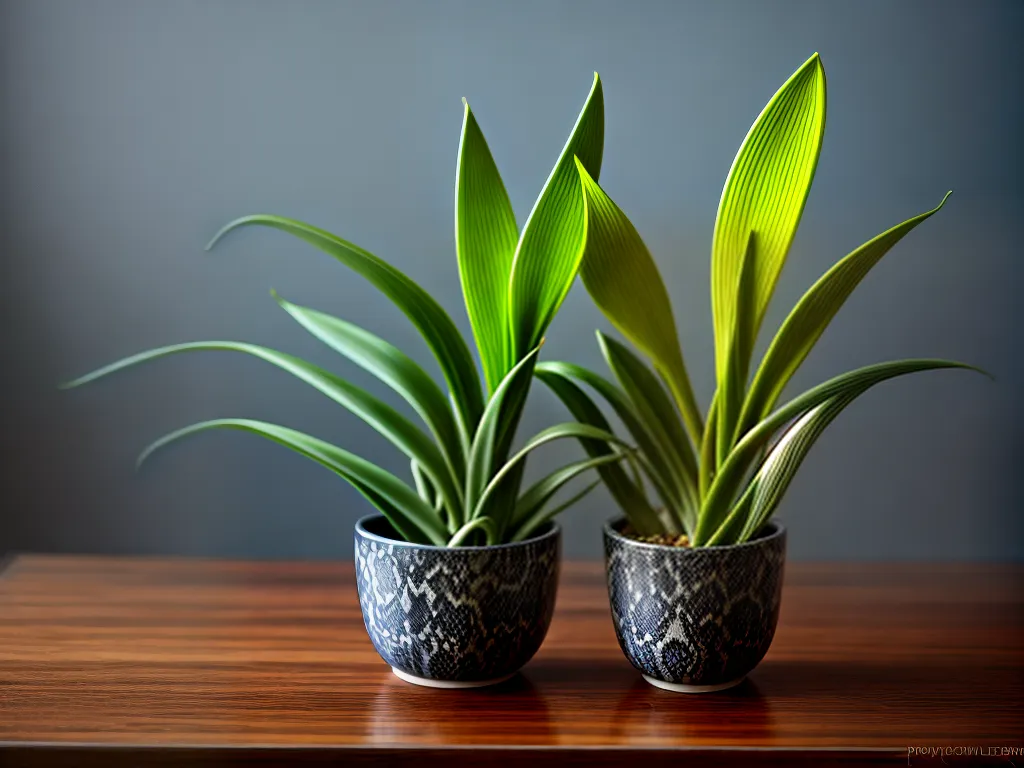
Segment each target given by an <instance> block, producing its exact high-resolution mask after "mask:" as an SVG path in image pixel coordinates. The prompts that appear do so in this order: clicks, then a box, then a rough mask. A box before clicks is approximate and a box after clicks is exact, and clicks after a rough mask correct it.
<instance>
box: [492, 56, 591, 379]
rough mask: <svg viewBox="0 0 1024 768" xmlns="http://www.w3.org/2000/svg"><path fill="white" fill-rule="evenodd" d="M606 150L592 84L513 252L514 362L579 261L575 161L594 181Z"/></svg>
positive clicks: (538, 333) (532, 342)
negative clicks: (577, 159) (585, 169)
mask: <svg viewBox="0 0 1024 768" xmlns="http://www.w3.org/2000/svg"><path fill="white" fill-rule="evenodd" d="M603 151H604V93H603V91H602V89H601V79H600V78H599V77H598V76H597V73H596V72H595V73H594V85H593V87H592V88H591V90H590V95H589V96H588V97H587V101H586V103H585V104H584V105H583V110H582V111H581V112H580V115H579V117H578V118H577V120H576V125H575V126H574V127H573V130H572V133H571V134H570V136H569V140H568V141H567V142H566V144H565V148H564V149H563V150H562V154H561V155H560V156H559V158H558V162H557V163H556V164H555V167H554V169H553V170H552V171H551V175H550V176H548V180H547V182H546V183H545V184H544V189H543V190H541V193H540V196H539V197H538V198H537V202H536V203H534V206H533V210H532V211H531V212H530V216H529V218H528V219H527V220H526V224H525V225H524V226H523V232H522V234H521V235H520V238H519V245H518V246H517V247H516V253H515V257H514V259H513V262H512V277H511V285H510V286H509V306H510V323H511V331H512V348H511V351H512V359H513V360H516V359H519V358H520V357H522V356H523V355H524V354H525V353H526V352H527V351H528V350H531V349H533V348H534V347H536V346H537V345H538V344H539V343H540V341H541V339H542V338H543V337H544V331H545V330H546V329H547V327H548V325H549V324H550V323H551V321H552V320H553V319H554V317H555V313H557V312H558V308H559V307H560V306H561V305H562V301H563V300H564V299H565V297H566V295H567V294H568V293H569V288H571V287H572V283H573V280H575V279H576V272H577V271H578V270H579V266H580V260H581V259H582V257H583V246H584V243H585V240H586V224H585V221H584V213H583V192H582V190H581V189H580V184H579V180H578V178H577V174H576V167H575V160H574V158H575V157H578V158H579V160H580V161H581V162H582V163H583V164H584V166H585V167H586V168H587V170H588V171H590V173H591V174H592V175H593V176H594V178H597V177H598V176H599V174H600V172H601V157H602V153H603Z"/></svg>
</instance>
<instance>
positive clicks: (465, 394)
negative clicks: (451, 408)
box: [206, 214, 483, 425]
mask: <svg viewBox="0 0 1024 768" xmlns="http://www.w3.org/2000/svg"><path fill="white" fill-rule="evenodd" d="M254 225H255V226H263V227H271V228H273V229H279V230H281V231H282V232H287V233H288V234H290V235H294V236H295V237H297V238H299V239H300V240H304V241H305V242H307V243H309V244H310V245H313V246H315V247H316V248H319V249H320V250H321V251H323V252H324V253H326V254H328V255H329V256H332V257H334V258H335V259H337V260H338V261H339V262H341V263H342V264H344V265H345V266H346V267H349V268H350V269H352V270H354V271H355V272H357V273H359V274H360V275H362V276H363V277H364V278H366V279H367V280H369V281H370V282H371V283H372V284H373V285H374V286H375V287H376V288H377V289H378V290H380V291H381V292H382V293H383V294H384V295H385V296H387V297H388V298H389V299H391V301H392V302H394V304H395V305H396V306H397V307H398V308H399V309H400V310H401V311H402V312H403V313H405V315H406V317H408V318H409V320H411V321H412V323H413V325H415V326H416V328H417V329H418V330H419V332H420V333H421V334H422V335H423V338H424V340H425V341H426V342H427V346H429V347H430V349H431V351H432V352H433V353H434V356H435V357H436V358H437V362H438V365H439V366H440V367H441V373H442V374H443V375H444V378H445V381H446V382H447V383H448V387H449V388H450V389H451V391H452V393H453V394H454V396H455V402H456V405H457V406H458V408H459V410H460V411H461V414H460V415H461V417H462V419H463V421H464V422H465V423H466V424H469V425H474V424H476V423H477V420H478V419H479V418H480V414H481V412H482V411H483V393H482V392H481V389H480V380H479V379H478V378H477V372H476V367H475V365H474V364H473V357H472V355H471V354H470V352H469V348H468V347H467V346H466V342H465V341H464V340H463V338H462V335H461V334H460V333H459V330H458V328H456V327H455V323H453V322H452V319H451V318H450V317H449V316H448V313H447V312H445V311H444V309H443V308H442V307H441V305H440V304H438V303H437V302H436V301H434V299H433V298H431V296H430V294H428V293H427V292H426V291H424V290H423V289H422V288H421V287H420V286H419V285H417V284H416V283H415V282H413V281H412V280H411V279H410V278H409V277H407V276H406V275H405V274H404V273H402V272H400V271H399V270H397V269H395V268H394V267H392V266H391V265H390V264H388V263H387V262H386V261H383V260H382V259H379V258H377V257H376V256H374V255H373V254H372V253H370V252H368V251H365V250H363V249H362V248H360V247H359V246H357V245H353V244H352V243H350V242H347V241H345V240H342V239H341V238H340V237H338V236H337V235H333V234H331V233H330V232H327V231H325V230H322V229H318V228H317V227H314V226H311V225H309V224H305V223H303V222H301V221H296V220H295V219H287V218H284V217H282V216H272V215H269V214H257V215H254V216H244V217H242V218H240V219H236V220H235V221H232V222H231V223H229V224H227V225H226V226H225V227H224V228H223V229H221V231H220V232H218V233H217V234H216V235H215V236H214V238H213V240H211V241H210V244H209V245H207V246H206V249H207V250H210V249H211V248H213V246H214V245H216V244H217V242H218V241H219V240H220V239H221V238H222V237H224V236H225V235H226V234H227V233H228V232H232V231H234V230H236V229H238V228H240V227H246V226H254Z"/></svg>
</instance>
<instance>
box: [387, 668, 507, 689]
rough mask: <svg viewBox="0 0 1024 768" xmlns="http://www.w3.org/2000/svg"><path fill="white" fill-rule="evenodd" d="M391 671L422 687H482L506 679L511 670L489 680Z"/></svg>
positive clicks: (392, 669) (396, 675)
mask: <svg viewBox="0 0 1024 768" xmlns="http://www.w3.org/2000/svg"><path fill="white" fill-rule="evenodd" d="M391 671H392V672H394V673H395V677H397V678H398V679H399V680H404V681H405V682H407V683H412V684H413V685H422V686H423V687H424V688H484V687H485V686H488V685H497V684H498V683H503V682H505V681H506V680H508V679H509V678H510V677H512V675H514V674H515V672H513V673H512V674H509V675H504V676H503V677H495V678H493V679H491V680H432V679H431V678H429V677H417V676H416V675H410V674H409V673H408V672H403V671H402V670H400V669H395V668H394V667H392V668H391Z"/></svg>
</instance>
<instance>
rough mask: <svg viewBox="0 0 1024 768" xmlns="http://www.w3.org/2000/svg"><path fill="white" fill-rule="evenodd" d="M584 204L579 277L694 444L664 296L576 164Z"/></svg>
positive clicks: (625, 225) (623, 225) (692, 406)
mask: <svg viewBox="0 0 1024 768" xmlns="http://www.w3.org/2000/svg"><path fill="white" fill-rule="evenodd" d="M577 170H578V172H579V177H580V182H581V184H582V185H583V198H584V202H585V205H586V208H585V212H586V225H587V242H586V249H585V251H584V256H583V264H582V265H581V266H580V277H582V278H583V284H584V285H585V286H586V288H587V292H588V293H589V294H590V296H591V298H593V300H594V303H595V304H597V306H598V308H599V309H600V310H601V312H603V313H604V315H605V317H607V318H608V320H609V321H610V322H611V324H612V325H614V326H615V327H616V328H617V329H618V330H619V331H620V332H621V333H622V335H623V336H625V337H626V338H627V339H629V340H630V341H631V342H632V343H633V344H634V345H635V346H636V347H637V348H638V349H639V350H640V351H641V352H643V353H644V354H645V355H647V356H648V357H649V358H651V361H652V362H653V363H654V366H655V368H657V370H658V372H659V373H660V374H661V375H662V377H663V378H664V379H665V381H666V382H667V383H668V385H669V389H671V390H672V394H673V397H674V399H675V401H676V404H677V405H678V407H679V410H680V412H681V413H682V415H683V420H684V421H685V423H686V428H687V431H688V432H689V434H690V437H691V438H692V439H693V441H694V442H695V443H699V442H700V439H701V435H702V434H703V431H704V426H703V421H702V418H701V415H700V408H699V407H698V406H697V401H696V398H695V397H694V395H693V388H692V387H691V386H690V377H689V374H688V373H687V371H686V365H685V364H684V362H683V354H682V350H681V349H680V347H679V337H678V335H677V333H676V323H675V318H674V317H673V315H672V304H671V302H670V301H669V297H668V291H667V290H665V284H664V282H662V279H661V275H660V274H659V273H658V267H657V266H656V265H655V263H654V259H652V258H651V254H650V252H649V251H648V250H647V246H646V245H644V242H643V240H642V239H641V238H640V234H639V233H638V232H637V231H636V228H635V227H634V226H633V224H632V222H630V220H629V219H628V218H627V217H626V215H625V214H624V213H623V212H622V210H621V209H620V208H619V207H618V206H617V205H616V204H615V202H614V201H613V200H612V199H611V198H610V197H608V195H607V194H605V192H604V190H603V189H601V187H600V185H599V184H598V183H597V181H595V179H594V177H593V175H592V174H591V173H590V172H589V169H588V168H587V167H586V165H585V164H584V163H582V162H577Z"/></svg>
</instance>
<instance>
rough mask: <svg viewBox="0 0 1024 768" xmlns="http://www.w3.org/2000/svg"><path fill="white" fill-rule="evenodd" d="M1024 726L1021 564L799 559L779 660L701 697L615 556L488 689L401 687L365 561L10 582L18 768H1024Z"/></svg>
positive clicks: (595, 566) (563, 589)
mask: <svg viewBox="0 0 1024 768" xmlns="http://www.w3.org/2000/svg"><path fill="white" fill-rule="evenodd" d="M1022 726H1024V567H1021V566H1014V565H966V564H964V565H877V564H859V565H812V564H801V563H791V564H789V565H788V567H787V575H786V586H785V591H784V593H783V603H782V617H781V620H780V624H779V629H778V633H777V634H776V637H775V642H774V644H773V646H772V648H771V651H770V652H769V654H768V656H767V658H766V659H765V660H764V662H762V664H761V665H760V666H759V667H758V668H757V669H756V670H755V671H754V672H753V673H752V674H751V676H750V677H749V678H748V679H747V681H745V682H744V683H743V684H741V685H740V686H739V687H737V688H735V689H733V690H731V691H728V692H724V693H719V694H705V695H696V696H694V695H685V694H674V693H669V692H666V691H661V690H658V689H655V688H653V687H651V686H650V685H648V684H647V683H645V682H644V681H643V680H642V679H641V677H640V675H639V673H637V672H636V671H635V670H634V669H633V668H632V667H631V666H630V664H629V663H628V662H627V661H626V659H625V658H624V657H623V655H622V653H621V652H620V650H619V648H618V645H617V644H616V641H615V636H614V633H613V631H612V626H611V620H610V617H609V611H608V602H607V593H606V591H605V587H604V583H603V569H602V566H601V564H600V563H567V564H565V565H564V566H563V569H562V579H561V586H560V591H559V596H558V605H557V609H556V613H555V618H554V621H553V623H552V625H551V630H550V632H549V634H548V637H547V640H546V641H545V643H544V646H543V647H542V648H541V650H540V652H539V653H538V654H537V656H536V657H535V658H534V659H533V661H531V662H530V663H529V664H528V665H527V666H526V667H525V669H524V670H523V672H522V673H521V674H519V675H517V676H516V677H514V678H513V679H512V680H510V681H509V682H507V683H504V684H502V685H499V686H496V687H493V688H486V689H478V690H469V691H452V690H433V689H426V688H418V687H415V686H411V685H409V684H407V683H403V682H402V681H400V680H398V679H397V678H396V677H395V676H394V675H392V674H391V672H390V669H389V668H388V667H387V666H386V665H385V664H384V663H383V662H382V661H381V660H380V658H379V657H378V656H377V654H376V653H375V652H374V650H373V648H372V647H371V645H370V642H369V640H368V638H367V636H366V632H365V630H364V628H363V622H362V617H361V616H360V612H359V604H358V600H357V598H356V593H355V577H354V574H353V570H352V564H351V563H284V562H231V561H213V560H192V559H155V558H105V557H79V556H73V557H72V556H21V557H17V558H14V559H12V560H11V561H10V563H9V564H8V566H7V568H6V570H5V571H4V572H3V573H2V574H0V765H31V766H34V765H74V766H91V765H96V766H100V765H102V766H117V765H183V764H198V765H217V766H220V765H235V764H242V763H245V762H248V761H254V762H257V763H259V764H260V765H270V764H282V765H294V764H339V765H340V764H345V765H357V764H362V763H365V762H367V761H372V760H383V761H384V762H388V763H390V764H398V763H402V764H409V765H412V764H416V765H431V764H442V763H443V764H445V765H457V764H458V765H463V764H479V765H483V764H488V765H493V764H498V763H501V762H503V761H508V762H509V763H515V764H517V765H522V764H523V760H529V761H530V765H531V768H532V766H533V765H546V764H550V765H560V766H564V765H606V764H613V763H619V762H622V763H629V764H641V763H638V762H637V760H638V759H639V758H643V759H644V762H643V763H642V764H643V765H660V764H673V765H679V764H681V763H680V758H681V757H685V761H684V763H683V764H685V765H720V764H722V758H723V756H727V755H728V753H729V751H734V752H733V754H732V756H733V757H736V758H738V759H739V760H740V762H741V763H742V764H744V765H756V764H773V765H793V764H796V763H803V764H808V765H822V764H835V763H839V764H850V765H852V764H859V763H862V762H874V763H877V764H885V765H905V764H907V760H908V747H912V748H918V747H921V748H938V747H946V746H949V747H954V746H959V747H964V746H970V747H979V748H983V749H989V754H990V755H991V754H993V753H992V750H993V749H994V750H995V751H996V752H995V754H998V753H999V750H1001V749H1002V748H1003V747H1007V748H1014V749H1016V754H1017V755H1018V757H1016V758H1014V759H1013V762H1006V760H1007V759H1006V758H1002V759H1003V760H1004V762H1003V763H1002V764H1004V765H1010V764H1016V765H1021V764H1024V753H1022V751H1021V749H1020V748H1021V746H1022V745H1024V727H1022ZM983 754H984V753H983ZM911 757H912V759H911V760H910V764H911V765H941V764H942V762H941V761H940V760H939V759H937V758H933V757H928V756H927V755H926V756H918V754H916V753H915V754H914V755H912V756H911ZM945 762H946V764H950V763H951V762H954V760H953V758H949V757H947V758H945ZM954 764H955V762H954ZM961 764H964V763H961Z"/></svg>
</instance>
